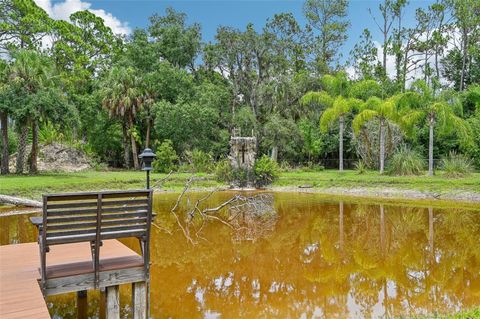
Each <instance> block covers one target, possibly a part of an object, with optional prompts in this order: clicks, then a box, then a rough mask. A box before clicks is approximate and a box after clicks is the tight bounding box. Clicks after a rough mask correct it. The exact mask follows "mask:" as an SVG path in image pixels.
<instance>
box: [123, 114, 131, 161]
mask: <svg viewBox="0 0 480 319" xmlns="http://www.w3.org/2000/svg"><path fill="white" fill-rule="evenodd" d="M122 129H123V161H124V166H125V168H129V167H130V141H129V140H128V128H127V124H126V123H124V124H122Z"/></svg>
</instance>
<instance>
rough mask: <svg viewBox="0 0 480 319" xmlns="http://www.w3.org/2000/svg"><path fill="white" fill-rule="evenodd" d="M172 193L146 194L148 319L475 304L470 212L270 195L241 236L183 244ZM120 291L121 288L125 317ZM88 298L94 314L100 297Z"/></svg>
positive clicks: (14, 239) (13, 225)
mask: <svg viewBox="0 0 480 319" xmlns="http://www.w3.org/2000/svg"><path fill="white" fill-rule="evenodd" d="M231 195H232V193H222V194H218V195H216V196H214V197H213V198H212V199H211V200H210V202H209V203H208V205H211V206H215V205H216V204H218V203H219V202H221V201H223V200H226V199H228V198H229V197H230V196H231ZM175 199H176V195H174V194H162V195H157V196H156V199H155V205H154V208H155V211H156V212H157V213H158V216H157V220H156V223H157V224H159V225H160V228H157V227H154V228H153V236H152V263H153V265H152V274H151V278H152V283H151V289H152V292H151V300H152V301H151V308H152V309H151V312H152V317H153V318H380V317H383V318H384V317H389V318H390V317H397V316H404V317H411V316H415V315H422V314H433V313H450V312H455V311H458V310H464V309H469V308H472V307H477V306H480V236H479V234H480V211H474V210H461V209H449V208H442V209H438V208H433V209H431V208H430V209H429V208H415V207H401V206H393V205H376V204H355V203H352V202H347V201H346V202H333V201H325V199H322V197H320V196H317V195H315V194H292V193H283V194H282V193H280V194H275V204H274V207H275V210H276V214H275V215H272V216H269V217H268V218H267V220H265V219H262V220H261V221H259V223H258V225H255V224H254V223H252V222H250V223H249V227H251V229H249V230H245V229H243V230H242V231H241V232H233V231H232V230H231V229H230V228H228V227H226V226H225V225H223V224H220V223H216V222H210V223H208V224H207V225H206V226H205V227H204V228H203V231H202V233H201V236H202V237H203V238H204V239H198V238H197V241H198V243H197V244H196V245H191V244H189V243H188V242H187V241H186V239H185V237H184V235H183V233H182V232H181V231H180V230H179V229H178V226H177V225H176V222H175V219H174V218H173V216H172V215H171V214H170V213H169V211H170V209H171V207H172V206H173V205H174V203H175ZM0 229H1V232H0V244H2V245H5V244H9V243H18V242H28V241H34V240H35V232H34V229H33V228H32V227H31V226H30V225H29V223H28V217H27V216H10V217H0ZM165 229H166V230H168V231H169V232H171V234H169V233H167V232H166V231H165ZM125 243H126V244H127V245H129V246H131V247H132V248H134V249H137V248H138V247H137V243H136V241H134V240H127V241H125ZM129 294H130V291H129V287H122V289H121V296H122V302H123V311H124V313H125V314H126V313H127V312H128V307H129V306H128V299H129V297H130V295H129ZM89 300H90V314H91V315H92V317H95V316H96V312H97V304H98V294H91V295H89ZM48 301H49V307H50V310H51V314H52V315H55V316H57V318H75V314H76V312H75V299H74V298H73V295H65V296H57V297H51V298H49V300H48Z"/></svg>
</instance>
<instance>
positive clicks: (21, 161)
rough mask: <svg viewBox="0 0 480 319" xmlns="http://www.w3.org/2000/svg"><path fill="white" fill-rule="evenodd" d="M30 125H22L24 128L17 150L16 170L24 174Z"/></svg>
mask: <svg viewBox="0 0 480 319" xmlns="http://www.w3.org/2000/svg"><path fill="white" fill-rule="evenodd" d="M29 129H30V128H29V127H28V125H27V124H26V123H25V124H24V125H22V129H21V132H20V138H19V140H18V151H17V164H16V165H17V167H16V169H15V172H16V173H17V174H23V170H24V166H25V150H26V148H27V138H28V131H29Z"/></svg>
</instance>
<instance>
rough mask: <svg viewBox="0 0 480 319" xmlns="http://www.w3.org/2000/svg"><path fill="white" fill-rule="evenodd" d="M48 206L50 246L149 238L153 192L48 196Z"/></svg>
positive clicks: (46, 232)
mask: <svg viewBox="0 0 480 319" xmlns="http://www.w3.org/2000/svg"><path fill="white" fill-rule="evenodd" d="M44 202H45V203H44V220H45V221H46V223H44V225H43V227H44V228H43V229H44V232H45V239H46V245H47V246H48V245H58V244H67V243H73V242H79V241H97V240H104V239H113V238H123V237H147V236H148V235H149V229H150V222H151V214H152V211H151V191H149V190H139V191H119V192H111V191H108V192H90V193H72V194H54V195H45V196H44ZM97 233H98V236H97Z"/></svg>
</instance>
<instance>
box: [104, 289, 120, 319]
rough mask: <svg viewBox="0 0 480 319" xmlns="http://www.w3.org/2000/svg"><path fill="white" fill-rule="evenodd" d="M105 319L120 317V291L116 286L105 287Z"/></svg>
mask: <svg viewBox="0 0 480 319" xmlns="http://www.w3.org/2000/svg"><path fill="white" fill-rule="evenodd" d="M106 294H107V319H120V293H119V290H118V285H117V286H110V287H107V291H106Z"/></svg>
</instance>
